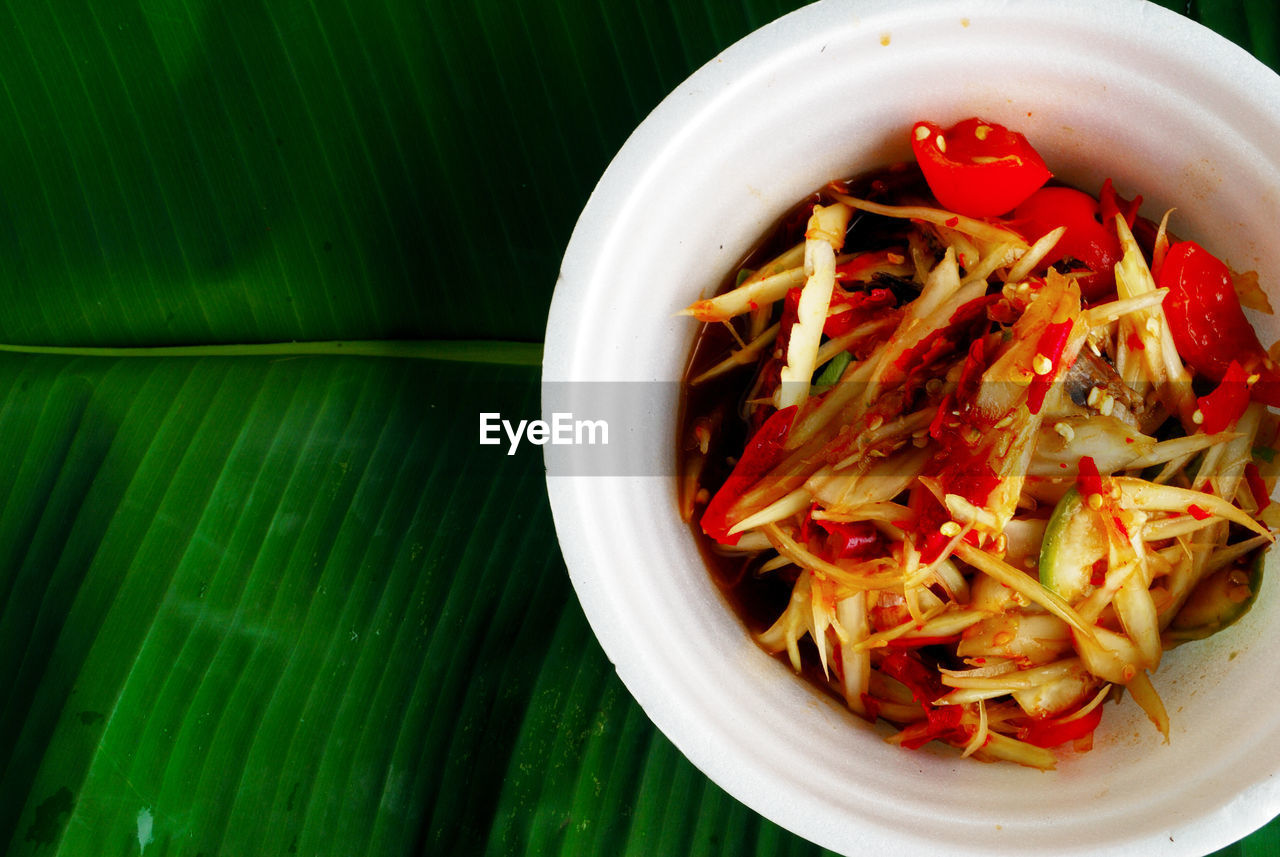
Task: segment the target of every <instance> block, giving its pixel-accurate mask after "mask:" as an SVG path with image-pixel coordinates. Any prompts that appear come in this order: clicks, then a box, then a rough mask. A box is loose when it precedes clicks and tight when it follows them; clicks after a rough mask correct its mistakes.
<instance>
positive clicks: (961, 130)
mask: <svg viewBox="0 0 1280 857" xmlns="http://www.w3.org/2000/svg"><path fill="white" fill-rule="evenodd" d="M911 150H912V151H913V152H914V153H915V156H916V161H917V162H918V163H919V164H920V171H921V172H922V173H924V179H925V181H926V182H928V184H929V190H931V191H933V195H934V196H935V197H937V199H938V203H939V204H940V205H941V206H942V207H943V208H947V209H950V210H951V211H954V212H957V213H959V214H964V215H968V216H970V217H994V216H996V215H998V214H1004V213H1005V212H1007V211H1010V210H1012V209H1013V208H1014V207H1016V206H1017V205H1018V204H1019V203H1020V202H1022V201H1023V200H1025V199H1026V198H1027V197H1028V196H1030V195H1031V194H1032V193H1034V192H1035V190H1036V188H1038V187H1040V186H1041V185H1043V184H1044V183H1045V182H1046V181H1048V180H1049V177H1050V176H1051V175H1052V173H1050V172H1049V168H1048V167H1047V166H1045V163H1044V159H1042V158H1041V157H1040V155H1039V154H1038V153H1037V152H1036V150H1035V149H1034V148H1032V147H1031V144H1030V143H1028V142H1027V138H1026V137H1024V136H1023V135H1021V134H1019V133H1018V132H1016V131H1010V130H1009V129H1008V128H1005V127H1004V126H1003V125H996V124H994V123H992V122H984V121H983V120H981V119H978V118H976V117H975V118H972V119H966V120H964V121H963V122H959V123H957V124H955V125H953V126H952V127H950V128H947V129H946V130H943V129H942V128H940V127H939V126H938V125H935V124H934V123H932V122H917V123H916V124H915V125H914V126H912V128H911Z"/></svg>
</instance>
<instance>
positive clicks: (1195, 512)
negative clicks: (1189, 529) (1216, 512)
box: [1187, 503, 1211, 521]
mask: <svg viewBox="0 0 1280 857" xmlns="http://www.w3.org/2000/svg"><path fill="white" fill-rule="evenodd" d="M1187 514H1188V515H1190V516H1191V517H1193V518H1195V519H1196V520H1197V521H1207V520H1209V518H1210V517H1211V516H1210V515H1209V513H1208V512H1206V511H1205V510H1204V509H1203V508H1201V507H1200V506H1197V505H1196V504H1195V503H1192V504H1191V505H1190V506H1188V507H1187Z"/></svg>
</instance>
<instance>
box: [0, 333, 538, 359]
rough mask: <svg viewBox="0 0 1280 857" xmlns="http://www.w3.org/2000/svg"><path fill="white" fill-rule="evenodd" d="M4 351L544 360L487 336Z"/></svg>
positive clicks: (530, 348)
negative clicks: (448, 338)
mask: <svg viewBox="0 0 1280 857" xmlns="http://www.w3.org/2000/svg"><path fill="white" fill-rule="evenodd" d="M0 352H9V353H17V354H50V355H62V356H71V357H303V356H330V357H332V356H346V357H390V358H403V359H415V360H437V361H441V362H448V363H472V364H487V365H503V366H539V365H541V363H542V343H541V342H519V341H514V340H489V339H457V340H440V339H434V340H391V339H364V340H325V341H314V342H311V341H307V342H262V343H245V344H224V345H163V346H129V347H120V348H115V347H98V346H61V345H8V344H3V343H0Z"/></svg>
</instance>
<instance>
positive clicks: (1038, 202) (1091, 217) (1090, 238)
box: [1010, 179, 1124, 301]
mask: <svg viewBox="0 0 1280 857" xmlns="http://www.w3.org/2000/svg"><path fill="white" fill-rule="evenodd" d="M1108 182H1110V179H1108ZM1103 187H1104V188H1105V187H1107V185H1103ZM1113 196H1114V194H1113ZM1111 205H1112V206H1114V205H1116V204H1115V203H1114V202H1112V203H1111ZM1104 209H1105V207H1104V206H1103V205H1102V203H1100V202H1099V201H1098V200H1096V199H1094V198H1093V197H1092V196H1090V195H1089V194H1087V193H1085V192H1084V191H1079V190H1076V189H1075V188H1069V187H1046V188H1041V189H1040V190H1038V191H1036V192H1035V193H1033V194H1032V195H1031V197H1030V198H1029V199H1027V201H1026V202H1024V203H1022V205H1019V206H1018V207H1017V209H1016V210H1014V212H1013V220H1012V222H1011V224H1010V225H1012V226H1013V228H1014V229H1017V230H1018V231H1019V232H1021V233H1022V234H1023V235H1024V236H1026V238H1027V240H1029V241H1036V240H1038V239H1039V238H1040V237H1041V236H1043V235H1045V234H1046V233H1049V232H1052V231H1053V230H1054V229H1057V228H1058V227H1059V226H1065V227H1066V228H1067V229H1066V231H1065V232H1064V233H1062V237H1061V238H1059V239H1058V243H1057V244H1055V245H1054V247H1053V249H1052V250H1050V251H1049V254H1048V255H1047V256H1045V258H1044V263H1043V264H1044V265H1046V266H1049V265H1053V264H1056V263H1057V262H1061V261H1062V260H1064V259H1075V260H1077V261H1078V262H1080V263H1081V264H1082V265H1084V266H1085V267H1086V268H1088V269H1089V270H1090V271H1091V272H1092V273H1090V274H1087V275H1085V276H1083V277H1080V278H1079V280H1078V282H1079V284H1080V295H1081V297H1083V298H1084V299H1085V300H1087V301H1096V300H1098V299H1099V298H1102V297H1105V296H1107V295H1108V294H1110V293H1111V292H1113V291H1115V288H1116V277H1115V266H1116V262H1119V261H1120V257H1121V256H1123V255H1124V254H1123V253H1121V252H1120V238H1119V236H1117V235H1116V230H1115V226H1114V225H1113V224H1114V219H1113V218H1107V217H1104ZM1117 210H1118V208H1117Z"/></svg>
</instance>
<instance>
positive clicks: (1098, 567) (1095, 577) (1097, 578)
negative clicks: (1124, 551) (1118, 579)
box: [1089, 558, 1111, 586]
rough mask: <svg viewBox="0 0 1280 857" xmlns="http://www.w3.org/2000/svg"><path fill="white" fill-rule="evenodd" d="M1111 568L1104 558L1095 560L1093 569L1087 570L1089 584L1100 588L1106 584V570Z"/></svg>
mask: <svg viewBox="0 0 1280 857" xmlns="http://www.w3.org/2000/svg"><path fill="white" fill-rule="evenodd" d="M1110 567H1111V563H1110V561H1109V560H1107V559H1106V558H1103V559H1100V560H1096V561H1095V562H1094V563H1093V567H1092V568H1090V569H1089V583H1091V584H1093V585H1094V586H1102V585H1104V584H1105V583H1106V582H1107V570H1108V569H1109V568H1110Z"/></svg>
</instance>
